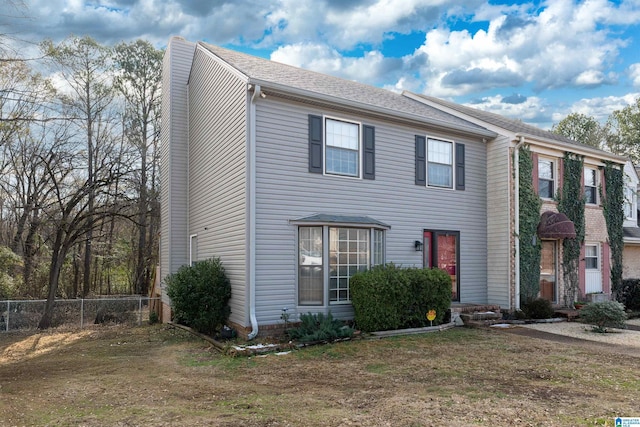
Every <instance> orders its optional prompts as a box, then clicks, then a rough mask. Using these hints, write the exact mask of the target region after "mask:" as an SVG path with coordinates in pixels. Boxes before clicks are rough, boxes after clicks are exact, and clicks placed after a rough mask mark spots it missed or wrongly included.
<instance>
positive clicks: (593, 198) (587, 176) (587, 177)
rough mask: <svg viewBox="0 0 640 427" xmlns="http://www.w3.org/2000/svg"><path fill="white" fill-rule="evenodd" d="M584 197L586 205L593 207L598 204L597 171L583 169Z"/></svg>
mask: <svg viewBox="0 0 640 427" xmlns="http://www.w3.org/2000/svg"><path fill="white" fill-rule="evenodd" d="M584 197H585V201H586V203H588V204H591V205H595V204H596V203H597V202H598V171H597V170H596V169H593V168H584Z"/></svg>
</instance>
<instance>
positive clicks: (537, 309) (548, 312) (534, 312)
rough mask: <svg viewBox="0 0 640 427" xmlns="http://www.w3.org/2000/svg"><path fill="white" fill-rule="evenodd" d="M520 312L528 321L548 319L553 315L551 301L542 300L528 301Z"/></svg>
mask: <svg viewBox="0 0 640 427" xmlns="http://www.w3.org/2000/svg"><path fill="white" fill-rule="evenodd" d="M522 311H523V312H524V314H525V316H526V317H527V318H529V319H550V318H552V317H553V314H554V310H553V307H552V306H551V301H548V300H546V299H544V298H538V299H534V300H532V301H529V302H528V303H526V304H525V305H524V306H523V307H522Z"/></svg>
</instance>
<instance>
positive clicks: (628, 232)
mask: <svg viewBox="0 0 640 427" xmlns="http://www.w3.org/2000/svg"><path fill="white" fill-rule="evenodd" d="M624 177H625V192H624V199H625V204H624V216H625V219H624V252H623V254H624V255H623V258H622V260H623V270H622V277H623V278H624V279H640V227H639V226H638V185H639V182H640V180H639V179H638V170H637V168H635V167H634V165H633V163H631V161H628V162H627V163H626V164H625V165H624Z"/></svg>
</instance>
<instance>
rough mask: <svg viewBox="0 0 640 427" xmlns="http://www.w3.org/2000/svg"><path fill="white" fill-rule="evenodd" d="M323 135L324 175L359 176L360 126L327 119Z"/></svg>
mask: <svg viewBox="0 0 640 427" xmlns="http://www.w3.org/2000/svg"><path fill="white" fill-rule="evenodd" d="M325 135H326V144H325V158H326V162H325V170H326V173H328V174H334V175H347V176H356V177H357V176H360V125H358V124H357V123H350V122H345V121H342V120H335V119H329V118H327V119H325Z"/></svg>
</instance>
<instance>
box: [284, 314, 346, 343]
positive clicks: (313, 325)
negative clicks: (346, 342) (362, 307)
mask: <svg viewBox="0 0 640 427" xmlns="http://www.w3.org/2000/svg"><path fill="white" fill-rule="evenodd" d="M353 333H354V330H353V329H352V328H350V327H348V326H346V325H345V324H344V323H343V322H342V321H341V320H339V319H334V318H333V315H332V314H331V312H329V314H327V315H326V316H325V315H324V314H322V313H317V314H312V313H307V314H302V315H300V326H298V327H296V328H292V329H289V330H288V331H287V334H288V335H289V338H291V339H292V340H296V341H300V342H302V343H311V342H318V341H325V342H331V341H335V340H337V339H340V338H349V337H351V336H353Z"/></svg>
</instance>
